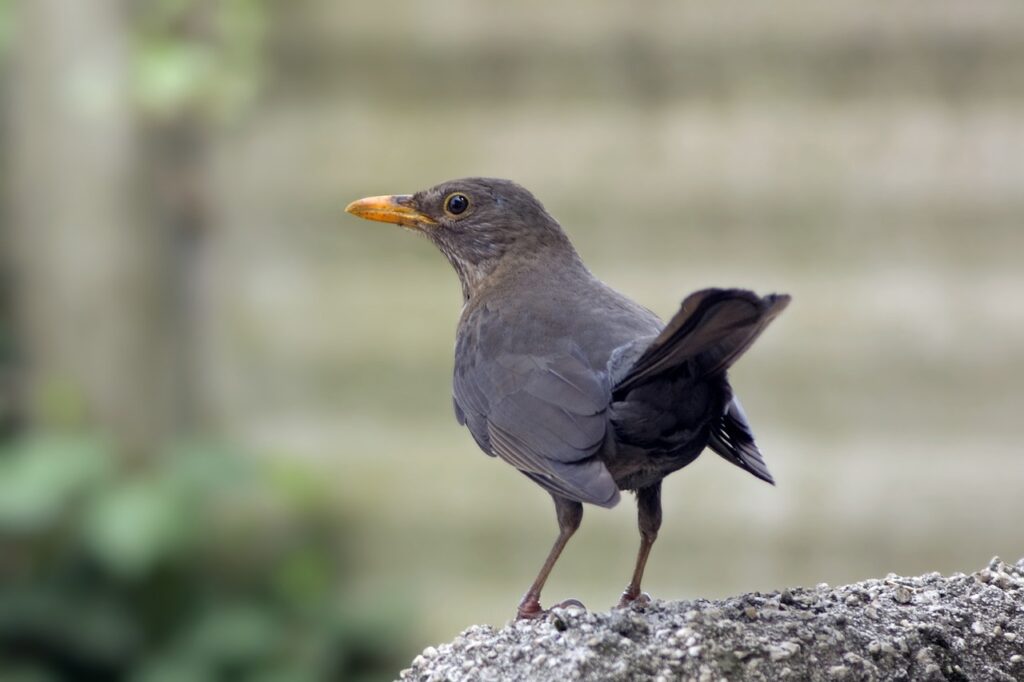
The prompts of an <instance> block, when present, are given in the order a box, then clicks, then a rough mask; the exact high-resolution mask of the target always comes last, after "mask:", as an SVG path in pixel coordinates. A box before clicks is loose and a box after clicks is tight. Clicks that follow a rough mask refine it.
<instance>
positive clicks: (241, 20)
mask: <svg viewBox="0 0 1024 682" xmlns="http://www.w3.org/2000/svg"><path fill="white" fill-rule="evenodd" d="M267 4H268V3H267V0H221V1H219V2H210V1H208V0H143V2H140V3H138V7H137V16H136V21H135V24H134V26H133V41H134V47H135V50H134V51H135V59H134V66H135V91H136V95H137V97H138V100H139V103H140V105H141V107H142V109H143V110H144V111H145V112H146V113H148V114H150V115H151V116H154V117H156V118H171V117H175V116H179V115H181V114H183V113H189V114H198V115H201V116H205V117H210V118H215V119H223V118H227V117H230V116H232V115H235V114H237V113H238V112H239V111H240V110H241V109H243V108H244V107H245V106H246V105H248V104H249V103H250V102H251V101H252V100H253V98H254V97H255V95H256V93H257V91H258V89H259V85H260V82H261V79H262V76H263V66H264V64H263V50H262V47H263V42H264V37H265V34H266V29H267V26H266V25H267V18H266V15H267V12H268V9H267Z"/></svg>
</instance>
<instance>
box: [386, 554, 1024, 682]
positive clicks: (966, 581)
mask: <svg viewBox="0 0 1024 682" xmlns="http://www.w3.org/2000/svg"><path fill="white" fill-rule="evenodd" d="M400 679H402V680H406V681H409V680H417V681H430V682H442V681H450V682H461V681H463V680H466V681H469V680H474V681H476V680H483V681H485V682H486V681H488V680H494V681H497V680H558V681H559V682H565V681H567V680H699V681H709V682H710V681H716V682H717V681H718V680H740V679H742V680H780V679H791V680H851V681H854V680H958V681H959V680H993V681H1002V680H1006V681H1014V680H1018V681H1019V680H1024V559H1021V560H1020V561H1018V562H1017V563H1016V564H1015V565H1011V564H1006V563H1004V562H1002V561H1000V560H999V559H998V558H996V559H993V560H992V561H991V562H990V563H989V565H988V566H987V567H986V568H984V569H982V570H981V571H979V572H977V573H974V574H973V575H963V574H959V573H958V574H955V575H952V576H949V577H943V576H941V575H939V574H938V573H929V574H927V575H923V576H920V577H916V578H904V577H900V576H897V575H895V574H890V575H888V576H886V577H885V578H884V579H880V580H866V581H864V582H860V583H856V584H853V585H846V586H843V587H829V586H828V585H825V584H824V583H823V584H821V585H818V586H816V587H814V588H811V589H804V588H794V589H787V590H784V591H782V592H781V593H779V592H773V593H770V594H762V593H759V592H758V593H753V594H745V595H742V596H739V597H734V598H731V599H725V600H721V601H708V600H703V599H701V600H697V601H692V602H663V601H657V600H655V601H653V602H651V603H650V604H648V605H646V606H643V607H634V608H631V609H626V610H620V609H616V610H613V611H611V612H608V613H586V612H583V611H581V610H564V611H563V610H558V611H555V612H554V613H552V614H550V615H549V616H548V617H547V618H546V619H543V620H537V621H530V622H517V623H511V624H509V625H507V626H506V627H504V628H501V629H500V630H496V629H494V628H492V627H489V626H474V627H471V628H469V629H468V630H466V631H464V632H463V633H461V634H460V635H459V636H458V637H456V638H455V640H454V641H452V642H450V643H448V644H441V645H439V646H437V647H427V648H426V649H425V650H424V651H423V653H422V654H421V655H419V656H417V657H416V659H415V660H414V661H413V663H412V666H411V667H410V668H408V669H406V670H403V671H402V672H401V674H400Z"/></svg>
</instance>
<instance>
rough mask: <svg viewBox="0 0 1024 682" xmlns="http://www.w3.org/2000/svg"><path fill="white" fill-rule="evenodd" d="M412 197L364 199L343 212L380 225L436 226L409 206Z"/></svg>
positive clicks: (434, 222) (420, 227) (417, 227)
mask: <svg viewBox="0 0 1024 682" xmlns="http://www.w3.org/2000/svg"><path fill="white" fill-rule="evenodd" d="M411 202H412V196H411V195H408V194H394V195H390V196H382V197H366V198H365V199H360V200H358V201H353V202H352V203H351V204H349V205H348V206H346V207H345V210H346V211H347V212H349V213H351V214H352V215H354V216H358V217H360V218H365V219H366V220H376V221H378V222H382V223H394V224H396V225H401V226H403V227H410V228H413V229H422V228H423V227H426V226H428V225H436V224H437V221H435V220H434V219H433V218H431V217H430V216H428V215H425V214H423V213H420V212H419V211H417V210H416V209H414V208H412V207H411V206H410V204H411Z"/></svg>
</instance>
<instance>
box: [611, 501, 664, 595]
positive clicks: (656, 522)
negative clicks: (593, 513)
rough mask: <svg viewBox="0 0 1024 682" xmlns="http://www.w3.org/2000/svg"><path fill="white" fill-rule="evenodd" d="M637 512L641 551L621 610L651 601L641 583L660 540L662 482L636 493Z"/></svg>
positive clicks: (624, 593) (637, 556) (625, 592)
mask: <svg viewBox="0 0 1024 682" xmlns="http://www.w3.org/2000/svg"><path fill="white" fill-rule="evenodd" d="M636 512H637V513H636V516H637V526H639V528H640V551H638V552H637V554H636V568H634V569H633V579H632V580H630V581H629V585H627V586H626V589H625V591H624V592H623V593H622V598H621V599H619V608H622V607H625V606H629V605H630V604H632V603H634V602H640V603H643V602H647V601H649V600H650V597H648V596H647V595H646V594H644V593H642V592H641V591H640V581H641V580H642V579H643V577H644V567H645V566H647V555H648V554H650V553H651V547H652V546H653V545H654V541H655V540H656V539H657V538H658V529H659V528H661V481H658V482H657V483H655V484H654V485H652V486H648V487H646V488H640V489H639V490H637V491H636Z"/></svg>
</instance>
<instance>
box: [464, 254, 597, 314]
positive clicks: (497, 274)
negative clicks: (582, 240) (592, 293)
mask: <svg viewBox="0 0 1024 682" xmlns="http://www.w3.org/2000/svg"><path fill="white" fill-rule="evenodd" d="M445 255H446V256H447V257H448V260H449V262H451V264H452V267H453V268H455V272H456V273H457V274H458V276H459V283H460V284H461V285H462V302H463V303H468V302H469V301H470V300H471V299H473V298H474V297H476V296H478V295H479V294H480V293H481V292H483V291H485V290H487V289H490V288H492V287H495V286H501V285H502V284H503V283H505V282H508V281H510V280H520V279H523V278H532V277H540V276H543V274H544V273H545V272H552V271H557V272H560V273H563V274H565V273H571V272H575V271H577V270H578V271H579V272H580V273H581V274H586V273H587V272H588V271H587V269H586V267H585V266H584V265H583V261H582V260H581V259H580V257H579V254H577V253H576V249H574V248H573V247H572V245H571V244H569V243H568V242H566V243H565V244H564V245H560V246H559V248H550V249H549V248H541V249H539V250H531V251H530V252H529V253H523V252H521V251H518V250H517V251H513V252H509V253H505V254H502V255H501V256H499V257H496V258H493V259H485V260H481V261H477V262H473V263H470V262H467V261H464V260H461V259H459V258H456V257H454V256H453V255H452V254H449V253H445Z"/></svg>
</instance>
